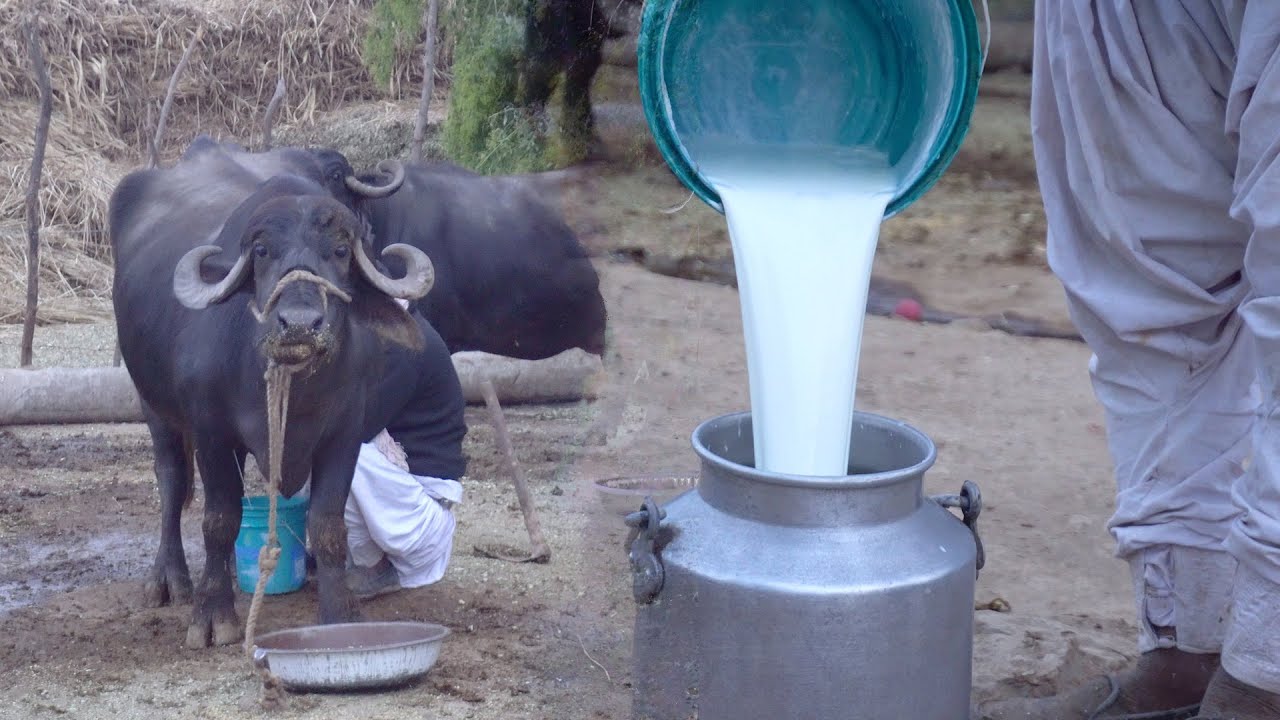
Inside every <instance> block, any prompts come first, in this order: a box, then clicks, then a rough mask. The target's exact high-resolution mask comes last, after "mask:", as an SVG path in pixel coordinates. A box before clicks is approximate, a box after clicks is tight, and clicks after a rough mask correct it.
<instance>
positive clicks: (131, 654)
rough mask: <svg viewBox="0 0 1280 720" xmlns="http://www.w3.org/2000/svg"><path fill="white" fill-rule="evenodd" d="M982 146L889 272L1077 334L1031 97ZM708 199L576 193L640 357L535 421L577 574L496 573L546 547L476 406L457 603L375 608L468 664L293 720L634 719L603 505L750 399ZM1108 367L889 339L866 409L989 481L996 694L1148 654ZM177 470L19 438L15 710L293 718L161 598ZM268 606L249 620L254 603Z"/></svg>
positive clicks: (1066, 354)
mask: <svg viewBox="0 0 1280 720" xmlns="http://www.w3.org/2000/svg"><path fill="white" fill-rule="evenodd" d="M975 123H976V125H975V129H974V131H973V133H972V134H971V138H970V142H969V143H968V145H967V146H966V150H965V152H964V153H962V155H961V157H960V158H959V159H958V160H957V163H956V164H955V166H953V169H952V172H950V173H949V174H948V175H947V176H946V178H945V179H944V180H943V181H942V182H941V183H940V184H939V185H938V186H937V187H936V188H935V189H934V190H933V191H932V192H931V193H930V194H929V195H928V196H926V198H925V199H924V200H922V201H921V202H920V203H919V204H918V205H917V206H916V207H913V208H911V209H910V210H909V211H908V212H907V213H904V214H903V216H902V217H899V218H894V219H892V220H890V221H889V222H888V223H886V225H885V228H884V233H883V241H882V245H881V248H880V252H879V255H878V258H877V265H876V269H875V270H876V273H877V275H879V276H881V277H884V278H886V279H892V280H897V281H901V282H908V283H910V284H911V285H912V286H913V287H914V288H915V289H916V290H917V291H918V293H919V295H920V296H921V297H922V298H924V299H925V300H926V302H927V304H928V305H930V306H932V307H938V308H943V309H947V310H951V311H956V312H965V313H973V314H991V313H1000V312H1005V311H1016V312H1019V313H1022V314H1025V315H1031V316H1035V317H1038V318H1041V319H1043V320H1044V321H1045V322H1047V323H1050V324H1054V325H1056V326H1060V327H1069V324H1068V321H1067V319H1066V316H1065V312H1064V310H1063V308H1062V301H1061V292H1060V289H1059V287H1058V286H1057V284H1056V282H1054V280H1053V278H1052V276H1051V275H1050V273H1049V272H1048V270H1047V269H1046V268H1045V266H1044V263H1043V255H1042V250H1041V248H1042V236H1043V217H1042V213H1041V211H1040V208H1039V198H1038V196H1037V193H1036V189H1035V184H1034V176H1033V175H1032V174H1031V172H1032V171H1030V170H1029V168H1030V167H1031V161H1030V157H1029V153H1030V151H1029V148H1028V147H1027V145H1026V143H1025V123H1026V115H1025V97H1020V96H1019V95H1018V93H1016V92H1015V93H1012V95H1011V96H1005V95H1003V94H1001V95H999V96H996V97H987V98H984V99H983V101H982V103H981V105H980V107H979V112H978V116H977V119H976V120H975ZM604 124H605V126H606V127H605V130H606V131H608V129H609V126H608V125H609V124H608V123H607V122H606V123H604ZM1001 128H1003V129H1001ZM612 148H613V150H614V152H616V153H620V154H627V153H631V154H634V155H636V156H644V154H645V153H646V152H647V150H646V148H645V147H643V145H642V144H635V145H627V144H625V143H618V142H615V143H613V145H612ZM686 200H688V192H687V191H686V190H684V189H683V188H682V187H681V186H680V185H679V184H677V183H676V182H675V181H674V180H673V179H672V178H671V177H670V175H669V174H668V173H666V172H665V171H664V170H663V169H662V168H661V166H660V165H658V164H657V163H655V162H648V163H645V162H637V163H635V164H634V166H633V169H630V170H627V171H626V172H623V171H620V170H616V169H614V170H608V169H605V170H601V171H599V172H598V173H597V174H596V175H594V176H593V180H592V181H591V182H588V183H586V184H583V185H580V186H577V187H575V188H573V189H572V190H571V191H570V192H569V193H567V195H566V198H565V203H566V212H567V214H568V215H569V216H570V218H571V220H572V221H573V223H574V224H575V226H576V227H577V228H578V229H579V230H580V232H581V234H582V236H583V238H584V240H585V242H586V243H587V244H588V245H589V246H590V247H591V248H592V250H593V251H594V252H595V253H596V262H597V265H598V267H599V269H600V271H601V275H602V280H603V287H604V291H605V294H606V298H607V302H608V308H609V312H610V322H611V330H610V334H611V338H612V340H611V342H612V346H611V349H610V353H609V356H608V358H607V366H606V375H607V377H606V378H605V381H604V383H603V385H602V392H601V397H600V398H599V399H598V400H596V401H594V402H589V403H571V404H565V405H555V406H519V407H511V408H508V409H507V413H508V424H509V426H510V428H511V431H512V433H513V436H514V437H513V440H514V443H515V447H516V451H517V454H518V457H519V460H520V462H521V463H522V465H523V467H524V469H525V472H526V474H527V476H528V477H529V479H530V482H531V484H532V487H533V492H534V497H535V500H536V504H537V507H538V510H539V512H540V513H541V518H542V522H543V525H544V530H545V532H546V534H547V538H548V541H549V542H550V544H551V547H552V551H553V557H552V559H551V562H550V563H549V564H545V565H534V564H529V565H516V564H510V563H505V562H501V561H497V560H491V559H486V558H483V557H480V556H478V555H477V554H476V553H475V552H474V551H473V546H475V545H477V544H487V543H505V544H508V545H515V546H520V547H524V546H527V543H528V539H527V536H526V535H525V531H524V527H523V523H522V521H521V518H520V513H519V511H518V508H517V505H516V501H515V494H514V492H513V490H512V488H511V486H510V483H509V482H508V481H507V480H506V478H505V476H504V474H503V472H502V470H501V464H500V462H499V460H500V458H499V456H498V453H497V450H496V445H495V442H494V437H493V432H492V430H491V428H490V426H489V425H488V423H487V421H486V416H485V414H484V413H483V409H482V408H471V409H469V411H468V421H469V424H470V428H471V430H470V433H469V435H468V439H467V444H466V451H467V454H468V457H469V459H470V469H469V475H468V478H467V480H466V482H465V487H466V497H465V499H464V502H463V503H462V504H461V505H460V506H459V508H458V511H457V512H458V517H459V531H458V536H457V538H456V544H455V548H454V559H453V562H452V565H451V567H450V569H449V572H448V573H447V575H446V577H445V579H444V580H442V581H441V582H440V583H438V584H437V585H435V586H432V587H429V588H424V589H419V590H413V591H404V592H401V593H397V594H393V595H390V596H386V597H383V598H379V599H376V600H373V601H371V602H368V603H366V605H365V612H366V615H367V617H368V618H369V619H415V620H429V621H433V622H440V623H443V624H445V625H447V626H448V627H449V628H450V629H451V630H452V632H453V634H452V636H451V637H450V638H449V639H448V640H447V641H446V643H445V645H444V650H443V653H442V655H441V658H440V661H439V664H438V665H437V666H436V667H435V668H434V669H433V670H432V671H431V672H430V673H429V675H428V676H427V677H426V678H425V679H424V680H422V681H421V682H418V683H415V684H413V685H410V686H408V687H405V688H401V689H398V690H394V691H387V692H372V693H359V694H309V695H292V696H291V697H290V701H289V705H288V707H287V708H285V709H284V710H282V711H277V712H276V713H275V714H278V715H281V716H284V717H294V716H298V717H303V716H305V717H314V718H357V717H358V718H370V719H377V718H400V717H404V716H406V714H410V713H411V714H413V715H415V716H430V717H438V718H509V719H513V720H514V719H523V718H529V719H533V718H606V719H608V718H618V719H621V718H625V717H627V716H628V709H629V702H630V700H629V689H628V679H629V677H630V674H631V668H630V664H629V663H630V642H631V623H632V619H633V612H634V604H633V601H632V599H631V594H630V575H629V569H628V566H627V563H626V559H625V553H624V551H623V548H622V541H623V538H624V530H625V528H624V526H623V524H622V521H621V518H620V517H618V516H615V515H610V514H608V513H607V512H605V511H604V510H603V509H602V508H601V506H600V503H599V501H598V498H597V497H596V496H595V494H594V492H593V490H592V488H591V487H590V483H591V481H592V480H594V479H597V478H604V477H612V476H630V475H641V474H665V473H673V474H686V473H692V472H696V470H697V461H696V456H695V455H694V454H693V452H692V450H691V449H690V447H689V436H690V433H691V432H692V431H693V429H694V427H695V426H696V425H697V424H698V423H699V422H701V421H702V420H705V419H708V418H710V417H713V416H716V415H719V414H722V413H727V412H733V411H738V410H742V409H745V408H746V407H747V402H748V398H747V375H746V369H745V364H744V357H743V348H742V336H741V320H740V316H739V308H738V299H737V295H736V292H735V290H734V289H733V288H731V287H727V286H725V285H723V284H718V283H714V282H700V281H695V280H689V279H684V278H681V277H671V276H670V274H677V275H678V274H693V275H697V274H698V273H696V272H694V273H689V272H687V270H688V267H689V266H695V268H696V267H699V265H698V264H699V263H701V264H702V265H701V266H706V265H708V264H711V265H714V264H715V263H723V262H724V261H725V259H726V258H727V257H728V254H727V253H728V250H727V243H726V238H725V235H724V229H723V227H724V226H723V218H721V217H720V216H718V215H716V214H715V213H714V212H712V211H710V210H708V209H707V208H706V207H704V206H702V205H701V204H700V203H699V202H698V201H697V200H696V199H694V200H691V201H689V202H688V203H687V204H685V203H686ZM682 204H683V206H682ZM678 207H679V208H681V209H678V210H676V209H675V208H678ZM654 258H658V259H657V260H655V259H654ZM663 258H666V259H665V260H664V259H663ZM682 262H683V263H684V266H683V268H681V267H676V268H675V269H674V270H673V269H672V267H673V266H678V265H680V264H681V263H682ZM664 263H666V265H664ZM654 269H656V270H660V271H663V272H665V273H667V274H663V272H657V273H655V272H651V271H650V270H654ZM18 331H19V328H17V327H16V326H3V327H0V357H3V362H4V363H6V364H12V363H14V362H15V361H16V357H17V344H18V336H19V332H18ZM112 343H113V336H112V326H111V325H110V324H96V325H92V324H90V325H61V326H49V327H42V328H40V330H39V332H38V333H37V347H36V358H37V363H38V364H43V365H101V364H106V363H109V362H110V358H111V348H112ZM1087 360H1088V352H1087V350H1086V348H1085V347H1084V346H1083V345H1081V344H1079V343H1076V342H1071V341H1065V340H1046V339H1029V338H1023V337H1015V336H1011V335H1008V334H1005V333H1001V332H996V331H992V330H990V329H987V328H986V327H984V326H982V325H981V324H978V323H964V322H962V323H956V324H952V325H948V326H939V325H932V324H922V323H912V322H909V321H906V320H902V319H896V318H884V317H872V318H869V320H868V323H867V326H866V330H865V339H864V345H863V357H862V364H861V368H860V377H859V383H858V385H859V387H858V399H859V404H860V407H861V409H863V410H868V411H872V412H879V413H883V414H886V415H890V416H893V417H896V418H899V419H902V420H905V421H907V422H910V423H912V424H914V425H916V426H917V427H919V428H920V429H922V430H923V431H924V432H926V433H927V434H929V435H930V436H931V437H932V438H933V440H934V441H935V442H936V443H937V445H938V448H939V459H938V463H937V465H936V466H935V467H934V469H933V470H932V471H931V472H930V473H929V475H928V478H927V490H928V491H929V492H933V493H939V492H955V491H957V490H958V488H959V487H960V484H961V482H963V481H964V480H975V481H977V482H978V483H979V484H980V486H981V488H982V491H983V496H984V498H985V501H986V505H985V509H984V511H983V514H982V517H981V519H980V522H979V527H980V529H981V532H982V535H983V539H984V541H985V544H986V552H987V566H986V569H985V570H984V571H983V572H982V575H981V577H980V579H979V582H978V600H979V601H988V600H991V599H993V598H1002V599H1004V600H1006V601H1007V603H1008V605H1009V608H1010V610H1009V611H1008V612H994V611H990V610H982V611H978V612H977V613H976V614H975V629H976V645H975V666H974V682H975V699H985V698H991V697H1003V696H1008V695H1010V694H1013V693H1023V692H1033V693H1037V694H1042V693H1047V692H1051V691H1052V690H1054V689H1055V688H1056V687H1058V686H1060V685H1062V684H1067V683H1071V682H1073V681H1074V680H1075V679H1077V678H1079V677H1081V676H1083V675H1085V674H1087V673H1091V672H1094V671H1096V670H1098V669H1101V668H1105V667H1114V666H1116V665H1118V664H1119V663H1121V662H1123V661H1124V660H1125V658H1126V657H1127V655H1128V654H1129V653H1131V652H1133V645H1134V643H1133V638H1134V636H1135V633H1136V629H1135V628H1134V626H1133V624H1132V622H1131V620H1130V618H1131V615H1132V614H1133V613H1132V611H1131V608H1130V603H1131V600H1130V595H1129V592H1128V582H1129V581H1128V577H1127V571H1126V570H1125V568H1124V567H1123V566H1122V565H1121V564H1120V563H1119V562H1118V561H1116V560H1115V559H1113V558H1112V556H1111V543H1110V539H1109V537H1108V536H1107V534H1106V532H1105V529H1104V523H1105V521H1106V518H1107V517H1108V515H1109V513H1110V508H1111V504H1112V499H1113V495H1112V493H1113V491H1112V483H1111V479H1110V470H1109V460H1108V457H1107V451H1106V445H1105V442H1104V438H1103V435H1102V426H1101V421H1102V420H1101V413H1100V411H1099V410H1098V408H1097V406H1096V404H1095V402H1094V400H1093V398H1092V395H1091V392H1090V388H1089V383H1088V377H1087V372H1086V363H1087ZM150 461H151V454H150V446H149V439H148V437H147V434H146V431H145V428H144V427H143V426H141V425H119V426H99V425H91V426H68V427H20V428H0V670H2V671H0V694H2V695H3V697H4V698H5V702H4V703H3V704H2V705H0V717H5V718H8V717H13V718H40V717H67V718H93V717H108V716H109V717H120V718H139V717H148V718H150V717H157V716H161V717H207V718H231V717H235V718H243V717H255V716H259V715H262V714H263V711H262V710H261V709H260V708H259V707H258V705H257V704H256V700H257V697H258V689H259V683H258V680H257V678H256V676H255V675H254V674H253V673H252V671H251V668H250V666H249V664H248V663H247V662H246V661H245V659H244V657H243V655H242V654H241V649H240V648H239V647H238V646H233V647H226V648H218V649H212V650H200V651H192V650H187V649H185V648H183V646H182V642H183V639H184V637H185V631H186V622H187V619H188V615H189V612H190V608H189V607H166V608H161V609H147V608H143V607H142V606H141V605H140V603H139V599H140V596H141V583H142V579H143V576H144V569H145V568H146V567H147V566H148V565H149V564H150V562H151V560H152V555H153V553H154V550H155V546H156V542H157V537H158V525H159V522H158V507H159V503H158V498H157V496H156V492H155V489H154V479H153V475H152V472H151V467H150ZM199 513H200V504H199V500H198V496H197V502H196V504H195V506H194V507H193V508H192V509H191V510H190V511H188V512H187V513H186V514H185V516H184V532H185V537H186V540H187V544H186V547H187V555H188V558H189V561H190V562H191V564H192V568H193V572H196V571H197V570H198V568H199V567H201V566H202V563H203V553H202V549H201V542H200V538H199V524H200V522H199V518H200V515H199ZM240 600H241V602H240V603H239V605H238V609H239V611H240V613H241V617H243V616H244V614H245V612H246V611H247V608H248V596H247V595H241V596H240ZM315 612H316V598H315V593H314V588H313V587H312V586H310V585H309V586H308V587H306V588H304V590H303V591H301V592H298V593H294V594H291V595H285V596H279V597H272V598H269V599H268V600H267V602H266V603H265V608H264V611H263V615H262V617H261V619H260V628H259V632H267V631H270V630H273V629H278V628H284V627H291V626H296V625H304V624H309V623H311V622H314V619H315ZM744 632H749V629H747V628H744Z"/></svg>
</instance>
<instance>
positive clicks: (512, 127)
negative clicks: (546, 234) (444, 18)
mask: <svg viewBox="0 0 1280 720" xmlns="http://www.w3.org/2000/svg"><path fill="white" fill-rule="evenodd" d="M505 4H506V5H507V6H509V7H511V8H513V9H515V10H516V12H494V11H493V8H494V3H493V0H469V2H468V0H459V2H458V3H457V5H456V6H455V9H456V11H457V14H456V15H454V16H453V18H451V23H450V24H451V25H452V26H453V27H454V28H455V30H456V34H455V35H454V39H455V45H454V53H453V86H452V89H451V92H450V98H449V115H448V117H447V118H446V120H445V123H444V127H443V129H442V144H443V146H444V151H445V154H446V155H448V156H449V158H450V159H451V160H452V161H453V162H456V163H458V164H459V165H462V166H463V167H467V168H470V169H471V170H473V171H475V172H479V173H484V174H505V173H521V172H537V171H540V170H546V169H549V168H550V167H552V163H551V162H550V156H549V153H548V150H547V147H546V142H545V140H544V139H543V138H544V133H543V132H542V130H543V128H541V127H539V126H538V122H537V121H536V120H535V119H534V118H532V117H530V116H529V115H528V114H527V113H525V112H524V111H523V110H521V109H519V108H518V107H517V104H516V90H517V86H518V83H519V71H518V69H517V68H518V64H519V62H520V57H521V54H522V53H523V52H524V19H523V16H522V15H521V14H520V12H519V8H520V7H521V4H520V3H519V2H518V1H516V2H512V0H507V2H506V3H505Z"/></svg>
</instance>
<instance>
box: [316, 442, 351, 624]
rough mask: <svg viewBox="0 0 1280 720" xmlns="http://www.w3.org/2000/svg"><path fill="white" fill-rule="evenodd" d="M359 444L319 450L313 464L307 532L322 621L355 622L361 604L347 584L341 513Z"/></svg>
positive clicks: (344, 507)
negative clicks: (312, 556) (312, 555)
mask: <svg viewBox="0 0 1280 720" xmlns="http://www.w3.org/2000/svg"><path fill="white" fill-rule="evenodd" d="M359 453H360V446H359V445H355V446H350V445H348V446H344V447H342V448H338V449H332V448H331V449H327V450H321V451H320V452H319V453H318V454H317V457H316V461H315V464H314V465H313V466H312V474H311V503H310V506H309V507H308V509H307V534H308V535H310V537H311V548H312V551H313V552H314V553H315V556H316V582H317V585H318V590H319V595H320V622H321V624H328V623H340V622H355V621H357V620H359V619H360V607H359V603H358V601H357V600H356V597H355V595H354V594H352V592H351V590H350V589H349V588H348V587H347V582H346V579H347V526H346V523H345V521H344V520H343V513H344V511H345V510H346V506H347V495H348V494H349V493H350V492H351V476H352V475H353V474H354V473H355V470H356V458H357V457H358V456H359Z"/></svg>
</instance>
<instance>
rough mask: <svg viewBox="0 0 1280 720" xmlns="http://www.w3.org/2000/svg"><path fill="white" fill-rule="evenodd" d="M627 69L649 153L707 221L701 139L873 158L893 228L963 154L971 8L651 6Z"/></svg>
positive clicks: (808, 1) (710, 197)
mask: <svg viewBox="0 0 1280 720" xmlns="http://www.w3.org/2000/svg"><path fill="white" fill-rule="evenodd" d="M637 60H638V64H639V67H638V72H639V80H640V95H641V100H642V103H643V105H644V112H645V117H646V120H647V121H648V124H649V128H650V131H651V132H652V133H653V136H654V139H655V141H656V143H657V145H658V149H659V150H660V151H661V153H662V155H663V158H664V159H665V160H666V162H667V164H668V165H669V166H670V167H671V169H672V171H673V172H674V173H675V174H676V176H677V177H678V178H680V180H681V182H683V183H684V184H685V185H686V186H687V187H688V188H689V189H690V190H692V191H693V192H694V193H695V194H697V195H698V197H700V198H701V199H702V200H703V201H704V202H706V203H707V204H708V205H710V206H711V207H713V208H715V209H716V210H717V211H720V212H724V208H723V206H722V204H721V202H720V197H719V195H718V194H717V193H716V191H715V189H714V188H713V187H712V185H711V184H710V183H709V182H708V181H707V179H706V178H705V177H704V175H703V173H702V172H701V170H700V169H699V166H698V157H697V156H696V150H694V151H691V149H690V146H691V145H696V144H697V143H699V142H702V141H704V140H706V141H711V142H719V143H723V142H725V141H726V140H727V141H730V142H733V143H741V144H743V145H745V146H747V147H750V148H753V151H756V149H760V150H761V151H763V152H768V149H769V147H770V146H777V145H787V146H792V147H799V146H804V147H809V148H819V149H821V148H838V149H841V150H846V149H848V150H852V149H867V150H871V151H874V153H876V155H877V156H881V155H882V156H883V157H884V158H885V160H887V162H888V164H889V166H890V168H891V169H892V172H893V174H894V180H895V182H896V183H897V186H898V187H897V192H896V194H895V196H894V199H893V200H892V201H891V202H890V203H889V206H888V208H887V209H886V211H885V217H890V216H892V215H895V214H897V213H898V212H901V211H902V210H903V209H904V208H906V207H907V206H908V205H910V204H911V203H913V202H915V200H917V199H918V198H919V197H920V196H921V195H923V194H924V193H925V192H927V191H928V189H929V188H930V187H932V186H933V184H934V183H935V182H937V180H938V178H939V177H940V176H941V175H942V173H943V171H944V170H945V169H946V168H947V166H948V165H949V164H950V163H951V160H952V159H953V158H954V157H955V154H956V152H957V151H958V150H959V148H960V143H961V141H962V140H963V139H964V136H965V134H966V133H967V132H968V128H969V120H970V117H971V116H972V114H973V107H974V103H975V102H976V100H977V94H978V81H979V79H980V78H981V75H982V63H983V52H982V46H981V41H980V39H979V35H978V23H977V17H976V14H975V13H974V7H973V0H800V1H799V2H797V1H796V0H648V1H647V2H646V3H645V7H644V14H643V20H642V25H641V32H640V38H639V48H638V56H637Z"/></svg>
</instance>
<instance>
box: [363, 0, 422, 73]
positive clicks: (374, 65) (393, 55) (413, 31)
mask: <svg viewBox="0 0 1280 720" xmlns="http://www.w3.org/2000/svg"><path fill="white" fill-rule="evenodd" d="M425 8H426V0H378V1H377V2H376V3H374V6H373V10H372V12H371V13H370V16H369V24H368V25H367V26H366V27H365V33H364V38H363V50H364V62H365V65H366V67H368V68H369V73H370V74H371V75H372V76H373V80H374V82H376V83H378V84H379V85H382V86H384V87H387V88H392V87H393V81H394V80H395V78H396V74H397V71H398V69H399V68H401V67H404V66H405V65H406V62H407V61H408V62H411V58H412V57H413V56H414V55H415V51H416V50H419V49H420V47H421V42H420V40H421V38H422V12H423V10H424V9H425Z"/></svg>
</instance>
